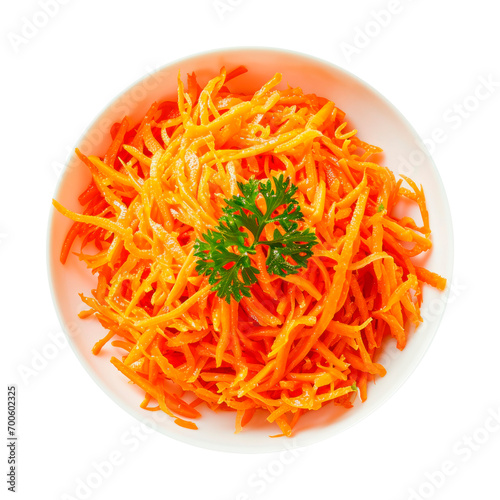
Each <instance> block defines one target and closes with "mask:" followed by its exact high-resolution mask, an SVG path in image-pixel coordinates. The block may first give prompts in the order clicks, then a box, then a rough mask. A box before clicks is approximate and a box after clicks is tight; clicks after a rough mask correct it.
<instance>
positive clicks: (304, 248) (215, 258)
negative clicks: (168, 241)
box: [195, 174, 318, 303]
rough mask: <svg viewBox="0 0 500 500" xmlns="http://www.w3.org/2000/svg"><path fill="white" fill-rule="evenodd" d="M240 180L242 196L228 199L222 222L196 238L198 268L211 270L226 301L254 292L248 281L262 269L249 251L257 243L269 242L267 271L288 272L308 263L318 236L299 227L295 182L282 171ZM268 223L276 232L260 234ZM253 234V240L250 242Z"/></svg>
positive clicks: (204, 271) (205, 271) (207, 272)
mask: <svg viewBox="0 0 500 500" xmlns="http://www.w3.org/2000/svg"><path fill="white" fill-rule="evenodd" d="M238 186H239V188H240V190H241V193H242V196H233V197H232V198H230V199H229V200H225V201H226V206H225V207H224V208H223V215H222V216H221V217H220V219H219V224H218V225H217V226H216V227H215V228H214V229H213V230H212V229H210V230H208V231H207V232H206V233H205V234H204V235H203V239H204V241H202V240H199V239H198V240H196V242H195V256H196V257H198V261H197V263H196V271H197V272H198V274H204V275H206V276H208V282H209V283H210V284H211V285H212V287H213V290H214V291H216V292H217V295H218V296H219V297H221V298H223V299H225V300H226V301H227V302H228V303H230V302H231V297H233V298H234V299H235V300H236V301H238V302H239V301H240V300H241V299H242V298H243V297H250V296H251V295H250V287H251V286H252V285H253V284H254V283H256V282H257V274H259V270H258V269H256V268H255V267H254V266H252V263H251V260H250V257H249V255H253V254H255V252H256V250H255V248H256V246H257V245H265V246H267V247H268V252H267V258H266V266H267V271H268V272H269V273H270V274H276V275H278V276H286V275H287V274H296V273H298V272H299V270H300V269H301V268H302V267H306V266H307V261H308V259H309V257H311V256H312V254H313V252H312V247H313V246H314V245H315V244H316V243H317V242H318V240H317V238H316V235H315V234H314V233H313V232H312V231H311V230H310V229H309V228H308V229H306V230H303V231H301V230H299V225H298V222H299V221H302V220H303V219H304V216H303V214H302V211H301V209H300V205H299V202H298V201H297V200H296V199H295V198H294V194H295V193H296V192H297V186H294V185H292V184H291V183H290V180H289V179H285V178H284V176H283V175H282V174H281V175H280V176H279V177H275V178H273V179H272V180H271V179H268V180H267V181H265V182H259V181H257V180H256V179H250V180H249V181H248V182H246V183H244V184H243V183H238ZM259 195H262V196H263V198H264V200H265V203H266V211H265V213H262V212H261V211H260V209H259V208H258V207H257V197H258V196H259ZM281 207H283V208H282V209H281ZM267 224H274V225H275V229H274V232H273V238H272V240H270V241H266V240H260V237H261V235H262V231H263V230H264V228H265V227H266V225H267ZM279 227H281V228H282V230H281V231H280V229H279ZM242 229H246V230H247V231H248V232H246V231H242ZM248 233H250V234H251V238H249V234H248ZM249 239H251V240H253V241H252V243H251V244H249V243H248V240H249Z"/></svg>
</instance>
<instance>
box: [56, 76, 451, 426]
mask: <svg viewBox="0 0 500 500" xmlns="http://www.w3.org/2000/svg"><path fill="white" fill-rule="evenodd" d="M245 72H246V68H244V67H238V68H236V69H234V70H233V71H231V72H229V73H227V72H226V70H225V69H224V68H222V70H221V71H220V74H219V75H218V76H216V77H215V78H213V79H212V80H210V81H209V82H208V83H207V84H206V85H205V86H204V87H203V88H202V87H200V85H199V83H198V82H197V80H196V76H195V74H194V73H193V74H191V75H188V77H187V84H186V85H184V83H183V82H182V80H181V78H180V76H179V78H178V94H177V101H163V102H154V103H153V104H152V105H151V107H150V108H149V110H148V111H147V113H146V114H145V116H144V117H143V119H142V121H141V122H140V123H137V124H136V123H130V122H129V119H128V118H127V117H124V118H123V120H122V121H121V122H120V123H116V124H114V125H113V127H112V128H111V144H110V146H109V149H108V150H107V153H106V154H105V155H104V157H98V156H86V155H84V154H83V153H82V152H80V151H78V150H77V151H76V154H77V155H78V157H79V158H80V159H81V161H82V162H83V163H84V164H85V165H86V166H87V167H88V168H89V170H90V172H91V174H92V181H91V183H90V184H89V186H88V187H87V188H86V189H85V190H84V191H83V192H82V194H81V195H80V197H79V202H80V204H81V205H82V207H84V208H82V211H83V213H82V214H78V213H74V212H71V211H69V210H67V209H66V208H64V207H63V206H61V205H60V204H59V203H58V202H57V201H55V200H54V201H53V204H54V206H55V207H56V209H57V210H58V211H59V212H61V213H62V214H63V215H65V216H67V217H69V218H70V219H72V220H73V221H74V223H73V225H72V227H71V229H70V230H69V232H68V234H67V237H66V239H65V241H64V244H63V247H62V250H61V257H60V258H61V262H62V263H65V262H66V260H67V258H68V256H69V254H70V252H71V249H72V248H73V247H74V244H75V240H77V239H78V240H79V242H80V250H79V251H75V252H74V253H75V254H76V255H77V256H78V258H79V259H80V260H82V261H84V262H85V264H86V265H87V267H88V268H89V269H90V270H91V272H92V273H93V274H95V275H96V285H95V289H94V290H92V294H91V296H84V295H83V294H82V295H81V299H82V301H83V302H84V303H85V304H86V306H87V308H86V309H85V311H83V312H81V313H80V317H81V318H88V317H90V316H92V317H95V318H97V320H98V321H99V322H100V323H101V325H102V326H103V328H104V333H103V337H102V338H101V339H100V340H97V339H96V340H97V342H96V343H95V345H94V348H93V352H94V354H96V355H97V354H99V352H100V351H101V349H102V348H103V346H104V345H105V344H107V343H108V342H110V343H111V344H112V345H113V346H114V347H115V348H117V349H116V351H117V352H121V355H116V356H114V357H111V363H113V365H114V366H115V367H116V368H117V370H118V371H120V372H121V373H122V374H123V375H124V376H125V377H126V378H127V379H129V380H130V381H132V382H133V383H134V384H136V385H137V386H138V387H140V388H141V389H142V390H143V391H144V401H143V402H142V403H141V407H142V408H144V409H146V410H151V411H158V410H160V411H163V412H165V413H167V414H168V415H170V416H171V417H172V418H174V419H175V422H176V423H177V424H179V425H181V426H183V427H187V428H191V429H196V428H197V426H196V424H195V423H194V420H195V419H197V418H199V417H200V416H201V414H200V412H199V410H198V408H199V406H200V405H201V404H206V405H208V406H209V407H210V408H212V409H213V410H217V409H218V410H229V411H234V412H235V422H236V423H235V427H236V432H240V431H241V430H242V428H243V427H244V426H245V425H246V424H247V423H248V422H249V421H250V420H251V419H252V417H253V415H254V413H255V412H256V411H257V410H258V411H264V412H265V415H266V418H267V420H268V421H269V423H275V424H276V425H277V426H278V428H279V431H278V432H279V433H278V435H285V436H291V435H292V432H293V429H294V426H295V425H296V424H297V422H298V420H299V419H300V417H301V415H304V414H305V413H306V412H310V411H315V410H319V409H320V408H322V407H323V406H325V405H327V404H329V403H331V404H333V405H340V406H343V407H346V408H349V407H351V406H352V404H353V401H354V398H355V396H356V395H359V397H360V398H361V400H362V401H365V400H366V398H367V396H368V393H369V385H370V382H371V381H373V380H374V379H376V378H377V377H383V376H384V375H385V373H386V371H385V368H384V367H383V366H382V365H381V364H379V363H377V362H376V360H377V354H379V352H380V351H381V350H382V347H381V346H382V342H383V341H384V340H385V339H386V338H389V337H392V338H393V339H394V342H396V345H397V347H398V348H399V349H401V350H402V349H404V347H405V344H406V342H407V335H408V331H409V329H410V327H411V326H412V325H414V326H418V324H419V323H420V322H422V317H421V315H420V306H421V304H422V289H423V287H424V286H425V285H430V286H432V287H436V288H438V289H440V290H443V289H444V288H445V286H446V280H445V279H444V278H442V277H441V276H439V275H437V274H435V273H433V272H431V271H429V270H427V269H425V268H423V267H419V266H418V265H416V264H415V262H414V257H416V256H417V255H419V254H421V253H422V252H426V251H429V250H430V249H431V247H432V243H431V239H430V234H431V230H430V227H429V215H428V212H427V208H426V202H425V196H424V191H423V189H422V187H421V186H418V185H416V183H415V182H413V181H412V180H411V179H409V178H407V177H403V178H401V179H399V180H396V178H395V176H394V175H393V173H392V172H391V171H390V170H389V169H388V168H386V167H384V166H382V165H380V164H379V163H377V161H376V158H377V157H380V155H378V153H381V152H382V150H381V149H380V148H378V147H376V146H373V145H370V144H367V143H366V142H363V141H362V140H361V139H359V138H358V137H357V131H356V130H350V129H349V127H348V125H347V121H346V115H345V113H344V112H343V111H342V110H341V109H339V108H338V107H337V106H336V105H335V103H334V102H332V101H330V100H328V99H325V98H322V97H318V96H316V95H314V94H304V93H303V92H302V90H301V89H300V88H298V87H296V88H290V87H289V88H287V89H286V90H277V86H278V84H279V83H280V81H281V78H282V77H281V75H280V74H276V75H274V76H273V77H272V78H271V79H270V80H269V81H268V82H267V83H265V84H264V85H263V86H262V87H261V88H259V89H257V90H256V92H255V93H253V94H243V93H238V92H232V91H231V90H230V87H231V83H230V81H231V80H232V79H233V78H235V77H237V76H239V75H240V74H242V73H245ZM402 200H405V201H404V203H408V201H409V202H410V203H413V204H415V206H418V209H419V211H420V216H419V219H420V220H418V221H416V220H414V219H413V218H411V217H409V216H403V217H397V216H396V215H394V214H395V210H394V209H395V207H397V205H398V203H400V202H401V201H402ZM86 247H89V250H88V253H85V252H84V250H85V248H86ZM416 334H418V332H417V333H416Z"/></svg>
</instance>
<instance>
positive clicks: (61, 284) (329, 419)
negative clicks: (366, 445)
mask: <svg viewBox="0 0 500 500" xmlns="http://www.w3.org/2000/svg"><path fill="white" fill-rule="evenodd" d="M240 64H244V65H245V66H246V67H247V68H248V69H249V72H248V73H247V74H245V75H243V76H240V77H238V78H237V79H236V80H234V81H233V82H231V88H232V89H235V90H246V91H252V92H253V91H255V90H256V89H257V88H258V87H259V86H260V85H262V84H263V83H264V82H266V81H267V80H269V79H270V78H271V77H272V76H273V74H274V73H276V72H280V73H282V74H283V82H282V87H285V86H286V85H287V84H290V85H291V86H294V87H296V86H300V87H302V89H303V90H304V92H311V93H316V94H317V95H320V96H324V97H327V98H329V99H331V100H333V101H334V102H335V103H336V104H337V105H338V106H339V107H340V108H341V109H343V110H344V111H345V112H346V113H347V117H348V120H349V122H350V124H351V125H353V126H355V127H356V128H357V129H358V137H359V138H360V139H362V140H365V141H366V142H369V143H371V144H374V145H377V146H380V147H382V148H383V149H384V152H385V153H384V156H383V161H382V163H383V164H384V165H386V166H387V167H389V168H391V169H392V170H393V171H394V172H395V174H396V175H397V174H398V173H402V174H405V175H408V176H410V177H411V178H413V179H414V180H415V181H416V182H417V183H418V184H422V185H423V186H424V189H425V194H426V198H427V202H428V210H429V213H430V224H431V229H432V238H433V244H434V248H433V250H432V251H431V253H430V254H429V255H428V256H426V258H425V265H426V267H427V268H428V269H430V270H432V271H435V272H437V273H439V274H441V275H442V276H444V277H446V278H448V279H450V278H451V273H452V262H453V236H452V226H451V217H450V211H449V207H448V202H447V199H446V194H445V191H444V189H443V185H442V183H441V180H440V177H439V174H438V171H437V169H436V167H435V166H434V163H433V161H432V159H431V157H430V156H429V154H428V153H427V151H426V149H425V147H424V146H423V145H422V143H421V141H420V139H419V137H418V136H417V134H416V133H415V131H414V130H413V128H412V127H411V126H410V125H409V123H408V122H407V121H406V120H405V118H404V117H403V116H402V115H401V114H400V113H399V112H398V111H397V110H396V109H395V108H394V107H393V106H392V105H391V104H390V103H389V102H388V101H387V100H386V99H385V98H384V97H382V96H381V95H380V94H379V93H378V92H376V91H375V90H374V89H372V88H371V87H370V86H369V85H367V84H366V83H364V82H362V81H361V80H359V79H358V78H356V77H355V76H353V75H351V74H350V73H347V72H346V71H344V70H342V69H340V68H338V67H336V66H334V65H332V64H330V63H327V62H325V61H321V60H319V59H316V58H313V57H310V56H306V55H303V54H298V53H293V52H287V51H283V50H275V49H260V48H259V49H258V48H239V49H233V50H221V51H216V52H210V53H205V54H200V55H195V56H193V57H190V58H188V59H183V60H181V61H176V62H174V63H172V64H169V65H167V66H165V67H164V68H163V69H160V70H158V71H157V72H155V73H154V74H151V75H148V76H147V77H145V78H144V79H143V80H141V81H139V82H137V83H135V84H134V85H132V86H131V87H130V88H129V89H128V90H126V91H125V92H124V93H123V94H122V95H121V96H119V97H118V98H117V99H116V100H115V101H113V102H112V103H111V104H110V105H109V107H108V108H106V109H105V110H104V111H103V112H102V113H101V115H100V116H99V117H98V118H97V120H96V121H95V122H94V123H93V124H92V125H91V126H90V128H89V129H88V130H87V132H86V133H85V134H84V136H83V137H82V139H81V140H80V142H79V143H78V147H79V148H80V149H81V150H82V151H83V152H84V153H86V154H99V155H102V154H104V152H105V151H106V149H107V146H108V145H109V140H110V139H109V128H110V126H111V124H113V123H114V122H116V121H120V120H121V119H122V118H123V116H124V115H125V114H127V115H128V116H130V117H131V118H132V121H134V122H135V121H137V120H139V119H140V118H141V116H142V115H143V114H144V113H145V111H146V110H147V108H148V107H149V105H150V104H151V103H152V102H153V101H154V100H161V99H165V98H167V99H170V100H175V99H176V89H177V74H178V72H179V71H180V73H181V75H182V77H183V79H184V81H185V75H186V74H187V73H188V72H192V71H196V75H197V77H198V81H199V82H201V84H203V83H205V82H206V81H207V80H208V79H209V78H211V77H213V76H215V75H216V74H218V72H219V69H220V68H221V66H225V67H226V68H227V69H228V71H230V70H231V69H233V68H234V67H236V66H238V65H240ZM89 180H90V174H89V172H88V170H87V168H86V167H85V166H84V165H83V164H81V162H80V161H79V160H78V159H76V157H75V158H73V159H72V160H70V162H69V164H68V165H67V167H66V170H65V172H64V174H63V176H62V178H61V181H60V183H59V186H58V188H57V192H56V194H55V199H57V200H58V201H59V202H60V203H62V204H63V205H64V206H65V207H67V208H69V209H71V210H75V211H81V207H80V205H79V204H78V201H77V197H78V195H79V194H80V192H81V191H82V190H83V189H84V188H85V187H86V186H87V184H88V182H89ZM412 210H413V209H412ZM415 215H416V216H417V217H418V214H417V213H416V212H415ZM417 220H418V219H417ZM70 225H71V221H69V220H68V219H66V218H65V217H63V216H62V215H60V214H59V213H58V212H56V211H55V210H53V214H52V218H51V221H50V227H49V237H48V245H49V252H48V255H49V257H48V258H49V262H48V264H49V276H50V279H51V285H52V293H53V298H54V303H55V307H56V309H57V312H58V314H59V318H60V321H61V324H62V326H63V329H64V330H65V331H66V333H67V334H68V338H69V342H70V344H71V346H72V348H73V350H74V351H75V353H76V355H77V357H78V358H79V360H80V361H81V363H82V364H83V366H84V367H85V368H86V369H87V371H88V372H89V374H90V375H91V376H92V378H93V379H94V380H95V381H96V383H97V384H98V385H99V386H100V387H101V388H102V389H103V390H104V391H105V392H106V393H107V394H108V395H109V396H110V397H111V398H112V399H113V400H114V401H116V402H117V403H118V404H119V405H120V406H121V407H122V408H124V409H125V410H126V411H128V412H129V413H130V414H131V415H133V416H134V417H136V418H137V419H139V420H141V421H143V422H145V423H147V424H148V425H150V426H151V427H153V428H155V429H157V430H159V431H161V432H163V433H164V434H166V435H167V436H170V437H172V438H175V439H178V440H180V441H184V442H186V443H190V444H192V445H196V446H201V447H203V448H209V449H214V450H224V451H233V452H242V453H254V452H255V453H257V452H271V451H280V450H283V449H284V448H285V447H287V446H290V444H291V443H292V441H291V440H287V438H278V439H272V438H270V437H269V435H270V434H277V433H278V432H279V430H278V428H277V427H275V426H273V425H269V424H266V423H265V422H264V420H263V419H261V420H260V421H259V420H257V421H256V422H252V423H251V425H249V426H248V427H245V429H244V431H243V432H241V433H240V434H238V435H235V434H234V417H235V414H234V413H232V412H218V413H215V412H213V411H211V410H209V409H208V408H204V409H201V411H202V413H203V416H202V418H201V419H198V420H197V421H196V423H197V425H198V427H199V430H197V431H193V430H188V429H184V428H181V427H179V426H177V425H176V424H174V422H173V420H172V419H170V418H169V417H167V416H166V415H164V414H162V413H161V412H154V413H152V412H147V411H145V410H142V409H140V408H139V404H140V402H141V401H142V399H143V393H142V391H141V390H139V389H138V388H137V387H135V386H133V385H131V384H128V383H127V380H126V379H125V377H124V376H123V375H121V374H120V373H119V372H118V371H117V370H116V368H114V367H113V366H112V365H111V363H110V362H109V358H110V357H111V355H115V356H118V357H119V356H121V354H122V352H123V351H121V350H119V349H116V348H113V347H112V346H110V345H109V346H107V347H105V348H104V349H103V350H102V352H101V354H100V355H99V356H94V355H93V354H92V353H91V348H92V346H93V344H94V343H95V342H96V340H97V339H99V338H101V337H102V336H103V334H104V331H103V329H102V327H101V326H100V325H99V324H98V323H97V321H95V320H85V321H83V320H79V319H78V317H77V313H78V312H79V311H80V310H82V309H83V307H82V303H81V301H80V298H79V296H78V293H81V292H84V293H86V294H88V293H89V291H90V289H91V288H94V287H95V278H94V277H93V276H92V275H91V274H90V273H89V272H88V271H87V269H86V267H85V265H84V264H82V263H81V262H79V261H78V259H77V258H76V257H74V256H70V258H69V259H68V262H67V263H66V265H65V266H62V265H61V263H60V262H59V253H60V249H61V245H62V242H63V240H64V237H65V235H66V232H67V231H68V228H69V227H70ZM447 295H448V290H446V291H445V292H444V293H443V292H438V291H437V290H434V289H432V288H431V287H425V290H424V303H423V307H422V316H423V318H424V323H423V324H422V325H421V326H420V327H419V328H418V330H417V331H416V332H415V334H412V335H410V338H409V340H408V344H407V346H406V348H405V350H404V351H403V352H399V351H398V350H397V349H396V348H395V347H394V344H393V343H389V345H388V346H387V350H386V351H385V353H384V355H383V356H382V359H381V362H382V363H383V364H384V366H385V367H386V368H387V375H386V376H385V377H384V378H382V379H379V380H377V382H376V384H371V385H370V386H369V389H368V398H367V401H366V402H365V403H360V402H359V400H356V403H355V405H354V407H353V408H352V409H350V410H347V411H346V410H344V409H341V408H338V407H334V406H333V405H327V406H326V407H324V408H323V409H321V410H319V411H317V412H309V413H308V414H307V415H305V416H303V417H302V418H301V420H300V422H299V424H298V426H297V427H296V437H295V438H294V439H293V445H294V446H305V445H308V444H311V443H315V442H317V441H320V440H323V439H325V438H328V437H331V436H333V435H335V434H337V433H339V432H341V431H343V430H345V429H346V428H348V427H350V426H351V425H353V424H355V423H357V422H359V421H360V420H362V419H363V418H364V417H366V416H367V415H369V414H370V413H371V412H372V411H373V410H375V409H376V408H378V407H380V405H382V403H384V402H385V401H386V400H387V399H388V398H389V397H390V396H391V395H393V394H394V392H395V391H396V390H397V389H398V388H399V387H400V386H401V384H402V383H403V382H404V381H405V380H406V379H407V378H408V376H409V375H410V374H411V372H412V371H413V370H414V369H415V367H416V366H417V364H418V363H419V362H420V360H421V359H422V357H423V355H424V353H425V351H426V350H427V348H428V347H429V345H430V343H431V342H432V339H433V337H434V335H435V333H436V331H437V328H438V326H439V323H440V320H441V317H442V315H443V313H444V309H445V305H446V299H447Z"/></svg>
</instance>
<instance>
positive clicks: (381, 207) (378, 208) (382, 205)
mask: <svg viewBox="0 0 500 500" xmlns="http://www.w3.org/2000/svg"><path fill="white" fill-rule="evenodd" d="M382 210H385V207H384V204H383V203H381V204H380V205H379V206H378V207H377V213H378V212H382Z"/></svg>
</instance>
